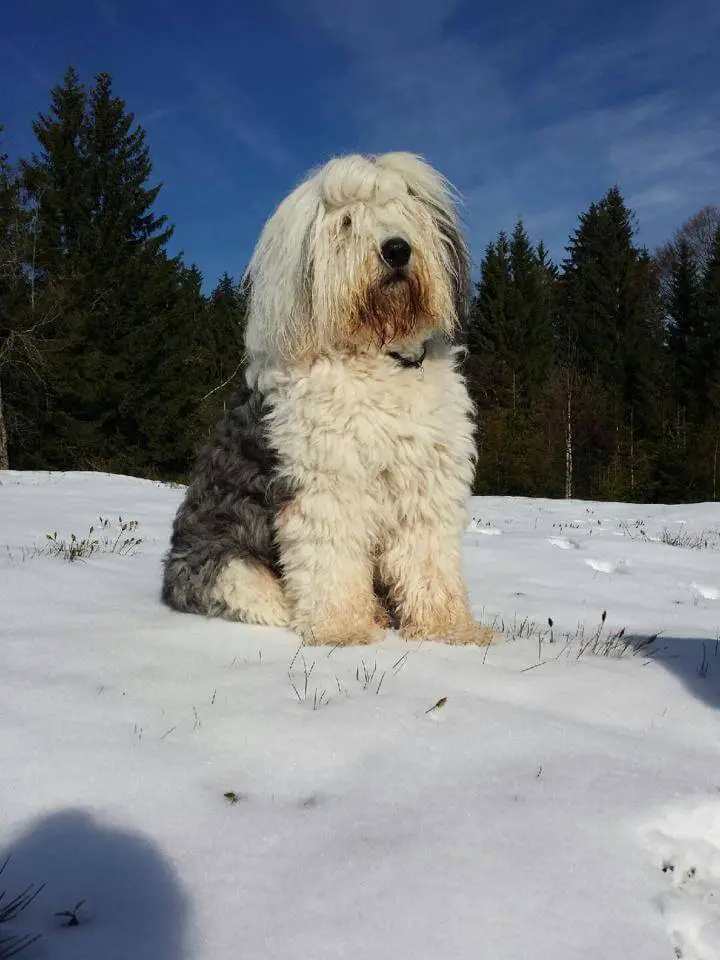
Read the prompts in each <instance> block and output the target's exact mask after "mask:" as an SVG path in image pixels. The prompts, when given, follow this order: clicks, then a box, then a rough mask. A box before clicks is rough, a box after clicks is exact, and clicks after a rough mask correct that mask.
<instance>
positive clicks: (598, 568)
mask: <svg viewBox="0 0 720 960" xmlns="http://www.w3.org/2000/svg"><path fill="white" fill-rule="evenodd" d="M585 563H586V564H587V565H588V566H589V567H591V568H592V569H593V570H594V571H595V572H596V573H607V574H611V573H627V572H628V565H627V563H626V562H625V561H624V560H616V561H615V562H614V563H613V561H612V560H586V561H585Z"/></svg>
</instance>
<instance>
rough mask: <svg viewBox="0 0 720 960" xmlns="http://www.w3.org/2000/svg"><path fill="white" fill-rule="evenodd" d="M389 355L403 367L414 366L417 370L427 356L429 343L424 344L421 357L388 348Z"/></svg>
mask: <svg viewBox="0 0 720 960" xmlns="http://www.w3.org/2000/svg"><path fill="white" fill-rule="evenodd" d="M387 355H388V356H389V357H392V358H393V360H394V361H395V363H397V364H398V365H399V366H401V367H406V368H410V367H414V368H415V369H416V370H419V369H420V367H422V365H423V361H424V359H425V357H426V356H427V344H426V343H424V344H423V345H422V352H421V354H420V356H419V357H406V356H404V355H403V354H402V353H396V352H395V351H394V350H388V352H387Z"/></svg>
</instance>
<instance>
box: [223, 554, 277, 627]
mask: <svg viewBox="0 0 720 960" xmlns="http://www.w3.org/2000/svg"><path fill="white" fill-rule="evenodd" d="M210 600H211V606H212V607H216V609H217V613H219V615H220V616H222V617H226V618H227V619H229V620H242V621H243V622H244V623H258V624H264V625H265V626H272V627H286V626H287V625H288V624H289V623H290V610H289V605H288V602H287V598H286V596H285V593H284V591H283V588H282V585H281V583H280V581H279V580H278V578H277V577H276V576H275V575H274V574H273V573H272V571H271V570H268V568H267V567H265V566H264V565H263V564H261V563H257V562H253V561H251V560H240V559H234V560H230V561H228V563H227V564H225V566H223V567H222V569H221V570H220V572H219V574H218V575H217V577H216V579H215V582H214V584H213V585H212V587H211V589H210ZM211 612H215V611H213V610H211Z"/></svg>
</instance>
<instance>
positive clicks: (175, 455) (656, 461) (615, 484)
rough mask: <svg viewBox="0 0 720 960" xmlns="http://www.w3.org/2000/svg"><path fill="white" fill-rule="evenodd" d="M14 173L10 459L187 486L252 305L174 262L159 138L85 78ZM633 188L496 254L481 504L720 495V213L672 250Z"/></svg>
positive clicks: (6, 180)
mask: <svg viewBox="0 0 720 960" xmlns="http://www.w3.org/2000/svg"><path fill="white" fill-rule="evenodd" d="M33 131H34V134H35V138H36V141H37V152H35V153H33V154H32V156H30V157H29V158H24V159H22V160H20V161H19V162H18V163H16V164H10V162H9V160H8V157H7V156H6V155H4V154H3V153H2V150H1V144H2V140H1V136H2V128H1V127H0V468H6V467H8V466H12V467H14V468H18V469H62V470H82V469H89V470H105V471H110V472H119V473H126V474H132V475H137V476H145V477H154V478H158V479H174V480H183V479H184V478H185V477H186V476H187V473H188V470H189V468H190V466H191V464H192V462H193V460H194V457H195V454H196V451H197V449H198V446H199V445H200V444H201V443H202V442H203V441H204V440H205V439H206V438H207V437H208V435H209V434H210V431H211V430H212V428H213V426H214V424H215V423H216V422H217V420H218V419H219V418H220V416H221V415H222V412H223V409H224V406H225V404H226V403H227V401H228V399H229V397H230V395H231V394H232V392H233V390H234V389H236V388H237V386H238V383H239V380H240V378H241V376H242V367H241V360H242V347H243V324H244V318H245V312H246V297H245V293H244V291H243V289H242V288H241V287H240V285H239V284H238V282H236V281H235V280H233V279H231V277H230V276H228V275H227V274H225V275H224V276H223V277H221V278H220V280H219V281H218V283H217V285H216V286H215V289H214V290H212V292H211V293H210V294H209V295H207V294H204V293H203V289H202V287H203V277H202V275H201V273H200V271H199V270H198V268H197V266H195V265H190V266H187V265H186V264H185V263H184V261H183V257H182V255H178V256H174V257H172V256H170V255H169V253H168V250H167V244H168V240H169V239H170V237H171V236H172V229H173V228H172V226H171V225H170V224H169V223H168V222H167V219H166V218H165V217H164V216H162V215H159V214H158V213H157V212H156V209H157V205H158V204H157V201H158V194H159V190H160V188H159V186H157V185H155V186H153V185H152V184H151V180H152V164H151V161H150V154H149V148H148V146H147V143H146V136H145V132H144V130H143V129H142V128H141V126H140V125H138V124H137V123H136V121H135V118H134V116H133V114H132V113H131V112H130V111H129V110H128V109H127V106H126V104H125V103H124V101H123V100H122V99H121V98H120V97H118V96H117V95H116V93H115V92H114V90H113V84H112V79H111V77H110V76H109V75H108V74H106V73H101V74H99V75H98V76H97V77H95V78H94V79H93V82H92V83H91V84H89V85H88V84H85V83H83V82H82V81H81V79H80V77H79V76H78V74H77V73H76V71H75V70H73V69H70V70H68V71H67V73H66V75H65V77H64V78H63V80H62V82H61V83H59V84H58V85H57V86H56V87H55V88H54V89H53V90H52V91H51V93H50V103H49V107H48V109H47V112H46V113H41V114H39V116H38V117H37V119H36V120H35V122H34V123H33ZM636 236H637V224H636V221H635V217H634V215H633V213H632V211H630V210H629V209H628V207H627V205H626V203H625V201H624V199H623V197H622V195H621V193H620V190H619V188H618V187H617V186H613V187H611V188H610V189H609V190H608V192H607V193H606V195H605V196H604V197H602V198H601V199H600V200H598V201H597V202H594V203H592V204H591V205H590V207H589V208H588V210H586V211H585V212H583V213H582V214H581V215H580V216H579V219H578V224H577V227H576V229H575V231H574V232H573V234H572V236H571V237H570V238H569V242H568V246H567V248H566V256H565V258H564V259H563V261H562V262H561V263H560V264H554V263H552V261H551V259H550V257H549V255H548V252H547V250H546V248H545V246H544V245H543V243H542V242H539V243H537V244H535V243H533V241H532V240H531V239H530V237H529V236H528V234H527V231H526V230H525V227H524V226H523V223H522V222H521V221H519V222H518V223H516V224H515V226H514V228H513V229H512V231H511V232H509V233H506V232H501V233H500V234H499V235H498V237H497V238H496V239H495V240H494V241H493V242H492V243H490V244H489V245H488V247H487V249H486V250H485V252H484V256H483V258H482V261H481V263H480V265H479V268H480V269H479V280H478V283H477V284H476V290H475V297H474V302H473V309H472V314H471V318H470V322H469V324H468V327H467V329H466V331H465V336H466V343H467V348H468V354H467V359H466V373H467V376H468V380H469V383H470V388H471V391H472V394H473V398H474V401H475V404H476V409H477V421H478V424H477V425H478V446H479V454H480V456H479V459H478V467H477V475H476V483H475V490H476V492H477V493H480V494H509V495H525V496H548V497H570V496H573V497H581V498H602V499H617V500H634V501H641V502H642V501H673V502H679V501H688V500H715V499H717V498H718V494H719V493H720V458H719V448H720V208H718V207H713V206H709V207H707V208H706V209H704V210H702V211H700V212H699V213H698V214H697V215H696V216H694V217H692V218H691V219H690V220H689V221H688V222H687V223H685V224H683V225H681V226H680V227H679V228H678V230H677V232H676V234H675V235H674V236H673V237H672V238H670V239H669V240H668V242H667V243H666V244H665V245H664V246H663V247H661V248H660V249H659V250H656V251H654V252H653V253H651V252H649V251H648V250H646V249H644V248H643V247H641V246H639V245H638V243H637V241H636Z"/></svg>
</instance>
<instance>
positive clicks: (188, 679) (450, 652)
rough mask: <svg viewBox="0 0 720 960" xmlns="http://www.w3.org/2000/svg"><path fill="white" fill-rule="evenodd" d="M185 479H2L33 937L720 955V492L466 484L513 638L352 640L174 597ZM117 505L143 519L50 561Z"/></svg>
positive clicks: (3, 749)
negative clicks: (108, 545)
mask: <svg viewBox="0 0 720 960" xmlns="http://www.w3.org/2000/svg"><path fill="white" fill-rule="evenodd" d="M181 496H182V490H181V489H180V488H177V487H170V486H164V485H161V484H156V483H151V482H147V481H140V480H135V479H130V478H126V477H113V476H105V475H100V474H41V473H13V472H6V473H0V865H2V863H3V861H4V860H5V858H6V857H7V856H8V855H10V856H11V859H10V862H9V863H8V865H7V867H6V869H5V871H4V872H3V873H2V875H1V876H0V891H2V890H3V889H6V890H7V891H8V897H9V896H11V895H13V894H15V893H18V892H19V891H20V890H21V889H22V888H24V887H25V886H26V884H37V885H39V884H41V883H44V884H45V887H44V889H43V890H42V891H41V893H40V894H39V896H38V897H37V898H36V899H35V900H34V901H33V903H32V904H31V905H30V906H29V907H28V909H27V910H26V911H25V912H24V913H23V914H22V915H21V916H20V917H18V918H17V919H16V920H15V921H13V922H11V923H9V924H5V925H2V926H0V937H2V936H10V935H13V936H22V935H26V934H35V933H40V934H42V937H41V939H40V940H38V941H37V942H36V943H35V944H34V945H32V946H31V947H29V948H28V949H27V951H26V952H25V953H23V954H22V957H23V960H25V958H27V960H36V958H47V960H118V958H128V960H130V958H131V960H230V958H232V960H235V958H238V960H239V958H252V960H259V958H272V960H290V958H293V960H297V958H303V960H316V958H317V960H320V958H322V960H333V958H350V960H386V958H387V960H425V958H427V960H437V958H440V957H442V958H452V960H465V958H467V960H478V958H484V960H510V958H512V960H519V958H537V960H550V958H552V960H585V958H587V960H590V958H592V960H596V958H597V960H608V958H618V960H660V958H663V957H667V958H669V960H672V958H673V957H675V956H682V957H684V958H694V960H718V958H720V711H719V709H718V708H719V707H720V652H719V651H718V643H717V642H716V640H717V635H718V628H720V538H719V537H718V533H717V531H718V529H720V508H719V507H718V506H717V505H711V504H705V505H693V506H679V507H663V506H632V505H619V504H599V503H584V502H551V501H541V500H525V499H502V498H488V499H482V500H480V499H477V500H474V501H473V502H472V504H471V517H470V522H469V528H468V533H467V536H466V538H465V558H466V568H467V577H468V582H469V584H470V587H471V591H472V597H473V602H474V604H475V608H476V614H477V616H478V617H480V618H483V619H485V620H486V621H488V622H497V623H498V624H502V625H504V627H505V630H506V635H507V636H508V638H509V640H508V642H507V643H505V644H503V645H501V646H497V647H492V648H491V649H490V650H480V649H453V648H448V647H444V646H441V645H436V644H431V643H421V644H413V645H406V644H404V643H403V642H401V641H400V640H398V639H397V638H396V637H394V636H392V635H389V636H388V639H387V640H386V641H385V642H384V643H383V644H381V645H379V646H378V647H376V648H375V647H371V648H362V649H360V648H350V649H336V650H334V651H330V650H328V649H327V648H316V649H313V648H304V649H302V650H298V642H297V639H296V638H295V637H294V635H292V634H291V633H289V632H287V631H284V630H279V629H278V630H273V629H266V628H260V627H249V626H244V625H237V624H229V623H224V622H219V621H204V620H203V619H201V618H198V617H192V616H184V615H180V614H175V613H173V612H171V611H169V610H167V609H165V608H163V607H162V606H161V604H160V602H159V600H158V585H159V579H160V558H161V556H162V553H163V551H164V550H165V548H166V545H167V540H168V533H169V527H170V523H171V520H172V516H173V513H174V511H175V509H176V507H177V504H178V503H179V501H180V498H181ZM100 516H102V517H104V518H109V519H110V521H111V523H110V525H109V526H108V528H107V529H106V530H104V531H102V532H101V534H100V536H101V538H102V537H108V538H110V539H111V540H114V536H115V535H114V533H113V532H112V531H113V530H114V529H115V528H116V525H117V518H118V517H119V516H122V518H123V519H124V520H125V521H137V529H135V530H134V531H133V530H130V529H128V530H127V531H126V532H125V534H124V537H128V536H136V537H141V538H142V543H141V544H140V545H139V547H138V548H137V549H136V550H132V549H129V550H125V551H120V550H116V551H115V552H110V551H109V549H104V550H102V551H99V552H96V553H95V554H94V555H92V556H90V557H89V558H83V559H80V560H77V561H75V562H72V563H70V562H67V561H65V560H63V559H62V558H61V557H60V556H53V555H51V554H52V548H53V544H52V543H51V542H50V541H48V540H47V539H46V534H47V533H52V532H54V531H57V538H58V541H63V540H65V541H68V540H69V539H70V535H71V534H72V533H74V534H75V535H76V536H77V537H78V538H79V539H82V537H84V536H85V535H86V534H87V532H88V527H89V526H90V525H91V524H94V525H95V527H96V531H97V528H98V526H99V522H98V517H100ZM93 536H97V532H96V533H94V534H93ZM666 541H673V543H668V542H666ZM120 544H122V540H121V541H120ZM673 544H674V545H673ZM35 547H39V548H40V550H41V551H42V552H41V553H40V554H38V552H37V551H36V550H35V549H34V548H35ZM48 548H49V549H48ZM603 611H606V613H607V617H606V620H605V622H604V623H603V622H602V620H601V615H602V612H603ZM548 618H550V619H551V620H552V629H551V627H550V624H549V622H548ZM598 631H601V633H600V634H599V636H598ZM621 631H624V632H623V633H622V634H621V635H620V632H621ZM654 635H657V639H656V640H654V641H653V642H649V641H648V638H649V637H652V636H654ZM583 650H584V652H581V651H583ZM593 651H595V652H594V653H593ZM622 651H624V655H623V656H619V654H620V653H621V652H622ZM603 652H605V653H609V654H610V655H601V654H602V653H603ZM436 704H439V705H438V706H435V705H436ZM6 899H7V898H6ZM80 900H85V903H84V904H83V905H82V906H81V907H80V908H79V909H78V911H77V920H78V921H79V922H78V924H77V925H75V926H70V927H65V926H63V922H64V921H63V918H58V917H56V916H54V914H55V913H56V912H60V911H64V910H70V909H72V908H74V907H75V905H76V904H77V903H78V901H80ZM2 904H3V901H0V907H2ZM0 952H1V951H0Z"/></svg>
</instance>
